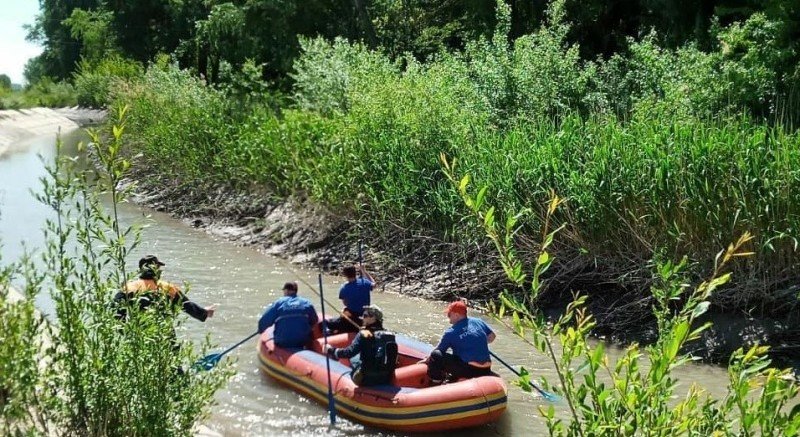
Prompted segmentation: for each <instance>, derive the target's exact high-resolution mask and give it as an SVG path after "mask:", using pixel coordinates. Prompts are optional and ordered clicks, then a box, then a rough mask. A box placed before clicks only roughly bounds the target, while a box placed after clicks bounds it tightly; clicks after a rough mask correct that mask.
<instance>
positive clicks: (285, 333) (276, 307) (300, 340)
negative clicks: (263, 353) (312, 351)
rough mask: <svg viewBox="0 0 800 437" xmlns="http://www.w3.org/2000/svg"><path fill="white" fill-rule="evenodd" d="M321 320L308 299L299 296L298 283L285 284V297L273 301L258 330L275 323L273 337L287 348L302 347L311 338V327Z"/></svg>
mask: <svg viewBox="0 0 800 437" xmlns="http://www.w3.org/2000/svg"><path fill="white" fill-rule="evenodd" d="M317 322H319V318H318V317H317V310H315V309H314V305H313V304H312V303H311V301H309V300H308V299H306V298H304V297H299V296H297V283H296V282H287V283H285V284H283V297H281V298H280V299H278V300H276V301H275V302H273V303H272V305H270V306H269V307H267V310H266V311H264V314H263V315H262V316H261V319H260V320H259V321H258V332H264V330H265V329H267V328H269V327H270V326H272V325H275V331H274V333H273V336H272V338H273V339H274V340H275V344H276V345H278V346H280V347H285V348H302V347H304V346H305V345H306V344H307V343H308V342H309V341H310V340H311V328H312V327H313V326H314V325H316V324H317Z"/></svg>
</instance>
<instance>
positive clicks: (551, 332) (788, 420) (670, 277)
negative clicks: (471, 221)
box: [441, 154, 800, 436]
mask: <svg viewBox="0 0 800 437" xmlns="http://www.w3.org/2000/svg"><path fill="white" fill-rule="evenodd" d="M441 159H442V163H443V166H444V171H445V173H446V175H447V178H448V179H449V180H450V182H451V183H452V185H453V186H454V188H455V190H456V191H457V192H458V194H459V195H460V197H461V199H462V200H463V202H464V204H465V205H466V206H467V208H468V209H469V210H470V212H471V213H472V214H473V215H474V217H475V218H476V219H477V221H478V224H479V226H481V228H482V229H483V230H484V232H485V233H486V236H487V237H488V239H489V240H490V241H491V242H492V243H494V246H495V248H496V249H497V252H498V255H499V258H500V260H501V263H502V265H503V268H504V271H505V274H506V275H507V277H508V279H509V280H510V281H511V282H512V283H513V284H515V285H516V286H518V287H520V288H527V287H529V288H528V289H527V292H526V293H525V294H524V295H523V296H521V297H518V296H516V295H514V294H511V293H508V292H507V291H504V292H503V293H501V294H500V296H499V299H497V300H496V301H495V302H493V304H496V305H493V309H494V315H495V316H496V317H497V318H498V320H499V321H500V322H503V323H506V322H505V321H506V320H509V319H510V320H511V323H509V324H507V326H508V327H509V328H511V329H513V330H514V332H515V333H516V334H517V335H518V336H520V337H521V338H522V339H524V340H526V341H528V340H527V339H528V338H530V339H531V341H528V342H529V343H530V344H531V345H532V346H534V347H535V348H536V349H538V350H539V352H541V353H543V354H545V355H546V356H547V357H548V358H549V359H550V361H552V364H553V366H554V368H555V369H556V373H557V375H558V382H557V383H553V384H552V385H551V384H550V383H548V381H546V380H545V381H543V383H544V387H545V389H547V390H554V391H555V393H557V394H558V395H560V396H563V399H564V400H565V402H564V403H565V404H566V405H567V407H568V413H567V414H560V412H557V410H556V406H555V405H553V404H551V405H547V406H545V405H542V406H540V407H539V411H540V413H541V414H542V416H543V417H544V419H545V421H546V422H547V427H548V429H549V431H550V435H564V436H594V435H608V436H628V435H658V436H668V435H674V434H676V433H678V434H687V435H703V434H710V435H725V436H727V435H737V436H744V435H781V436H796V435H798V433H800V405H797V404H795V403H794V401H795V399H796V398H797V394H798V388H797V385H796V381H795V380H794V378H793V377H792V372H791V370H790V369H783V370H779V369H776V368H773V367H771V361H770V360H769V358H767V356H766V353H767V351H768V350H769V347H768V346H759V345H754V346H751V347H750V348H749V349H743V348H742V349H738V350H736V351H735V352H734V353H733V354H731V356H730V361H729V367H728V375H729V385H728V387H727V394H726V395H725V396H724V397H723V398H722V399H715V398H713V397H711V396H710V395H709V394H708V392H707V391H705V390H704V389H703V388H701V387H698V386H696V385H692V386H691V387H690V388H689V390H688V391H687V393H686V395H685V396H677V393H676V392H677V391H678V380H677V378H676V376H675V373H676V371H677V370H678V369H680V368H681V367H682V366H686V365H687V364H688V363H690V362H692V361H693V360H695V359H696V357H694V356H693V355H692V354H690V353H684V352H682V351H683V350H685V346H686V345H687V343H689V342H691V341H694V340H697V339H698V338H700V336H701V335H702V333H703V332H704V331H706V330H708V329H709V328H710V327H711V323H710V322H706V323H701V322H700V320H701V319H700V318H701V317H702V316H703V314H705V313H706V311H708V308H709V306H710V301H709V299H710V298H711V297H712V296H713V294H714V293H715V292H716V291H717V290H718V289H719V288H720V287H722V286H724V285H725V284H726V283H727V282H728V281H730V279H731V274H730V273H729V272H726V270H727V269H728V268H729V267H730V264H731V263H734V262H735V260H736V259H741V258H742V257H747V256H750V255H752V254H753V253H752V252H748V251H747V246H748V245H749V243H750V240H751V238H752V237H751V236H750V235H749V234H748V233H745V234H743V235H742V236H741V237H740V238H739V239H738V240H737V241H736V243H733V244H730V245H728V247H727V249H724V250H721V251H720V252H719V253H718V254H717V256H716V257H715V259H714V268H713V271H712V272H711V273H710V275H709V277H708V278H707V279H706V280H704V281H702V282H700V283H699V284H698V285H696V286H695V287H690V286H688V285H687V284H686V279H687V278H686V277H685V276H684V274H685V268H686V264H687V260H686V258H685V257H684V258H683V259H682V260H681V261H680V262H677V263H673V262H671V261H659V262H658V263H657V265H656V268H655V272H654V276H655V281H654V285H653V288H652V290H651V294H652V311H653V314H654V316H655V319H656V321H657V326H658V330H657V332H658V338H657V339H656V340H655V341H654V342H653V344H650V345H648V346H645V347H641V346H640V345H638V344H633V345H630V346H628V347H627V348H626V350H625V353H624V354H622V356H621V357H620V358H618V359H617V360H616V362H612V361H611V360H610V359H609V357H608V355H607V354H606V351H605V346H604V344H603V343H602V342H599V343H594V342H590V341H589V335H590V333H591V332H592V330H593V329H594V327H595V326H596V322H595V319H594V317H593V316H592V314H591V313H590V312H589V311H588V309H587V297H586V295H582V296H581V295H576V296H575V300H574V301H573V302H572V303H571V304H570V305H569V306H568V307H567V309H566V311H565V312H564V314H563V315H562V316H561V317H560V318H559V319H558V320H557V321H556V322H555V323H554V324H553V325H552V326H550V325H549V324H548V323H547V321H546V318H545V317H544V315H543V314H542V312H541V311H539V310H537V309H535V308H531V307H530V306H529V305H528V304H527V302H532V301H536V300H537V297H538V294H539V293H540V292H541V291H542V283H543V280H544V274H545V272H547V270H548V269H549V268H550V266H551V265H552V264H553V258H552V256H551V254H550V248H551V247H552V245H553V242H554V240H555V239H556V238H558V234H559V232H560V231H561V230H563V226H562V227H557V228H555V229H553V228H552V227H551V225H552V223H551V219H552V218H553V215H554V214H555V213H556V211H557V209H558V208H560V207H562V206H563V203H564V201H565V199H563V198H560V197H558V195H556V194H555V193H552V192H551V193H550V200H549V201H548V202H547V207H546V211H545V216H544V221H543V223H542V230H541V236H542V239H541V241H540V242H539V243H538V244H537V252H538V256H537V257H536V262H535V264H534V266H533V267H532V268H531V269H530V270H527V269H526V268H525V267H524V265H525V263H524V262H523V261H522V260H520V258H519V257H518V256H517V247H516V244H515V242H514V240H515V238H514V234H515V233H516V232H517V231H518V227H517V226H518V221H519V219H520V218H521V217H523V216H524V215H525V214H526V211H524V210H522V211H516V212H515V211H510V212H509V213H508V214H507V215H506V214H505V213H503V212H499V211H498V210H497V209H495V206H492V205H491V204H490V201H488V200H487V198H486V197H485V193H486V191H485V187H484V188H481V189H480V190H477V191H474V190H473V189H472V187H471V178H470V176H469V174H467V175H464V176H463V177H459V176H458V175H457V169H456V161H453V160H448V158H447V157H446V156H445V155H444V154H443V155H442V158H441ZM508 315H510V317H508V318H504V316H508ZM557 351H558V352H557ZM517 384H518V385H519V386H520V387H521V388H522V389H523V390H525V391H527V392H532V391H533V389H534V388H535V389H536V390H537V391H538V392H539V393H542V394H544V395H546V397H547V398H549V399H550V400H551V401H552V400H553V399H556V400H558V399H559V398H558V397H557V396H556V395H553V394H552V393H549V392H547V391H545V389H542V388H541V387H539V386H538V385H537V383H536V382H535V381H534V380H533V378H532V375H530V373H528V372H527V371H526V370H525V369H524V368H523V369H522V371H521V372H520V376H519V380H518V381H517Z"/></svg>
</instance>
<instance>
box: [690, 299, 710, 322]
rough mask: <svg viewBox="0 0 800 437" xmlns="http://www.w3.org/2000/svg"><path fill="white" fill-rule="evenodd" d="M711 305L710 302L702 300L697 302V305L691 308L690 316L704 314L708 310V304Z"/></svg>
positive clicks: (695, 316)
mask: <svg viewBox="0 0 800 437" xmlns="http://www.w3.org/2000/svg"><path fill="white" fill-rule="evenodd" d="M709 305H711V302H709V301H707V300H704V301H702V302H700V303H699V304H697V306H696V307H695V308H694V310H692V318H693V319H695V318H697V317H700V316H701V315H703V314H705V313H706V311H708V306H709Z"/></svg>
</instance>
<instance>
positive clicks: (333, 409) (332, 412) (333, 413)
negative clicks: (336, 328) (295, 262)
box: [319, 273, 336, 425]
mask: <svg viewBox="0 0 800 437" xmlns="http://www.w3.org/2000/svg"><path fill="white" fill-rule="evenodd" d="M323 296H324V294H323V291H322V273H320V274H319V297H320V300H321V301H322V303H321V305H322V320H323V322H322V336H323V338H324V339H325V347H324V348H323V353H324V354H325V367H326V368H327V371H328V411H329V413H330V416H331V425H334V424H336V401H335V400H334V398H333V383H331V359H330V357H328V350H327V349H328V333H327V331H328V329H327V328H326V327H325V297H323Z"/></svg>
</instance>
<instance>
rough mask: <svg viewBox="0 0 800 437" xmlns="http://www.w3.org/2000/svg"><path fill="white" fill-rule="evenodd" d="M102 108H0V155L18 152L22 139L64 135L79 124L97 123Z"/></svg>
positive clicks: (22, 143)
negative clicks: (0, 109)
mask: <svg viewBox="0 0 800 437" xmlns="http://www.w3.org/2000/svg"><path fill="white" fill-rule="evenodd" d="M105 116H106V111H105V110H98V109H88V108H80V107H77V106H76V107H71V108H31V109H20V110H4V111H0V158H2V157H3V155H5V154H9V153H14V152H17V151H20V148H22V147H24V146H25V140H27V139H29V138H33V137H38V136H43V135H56V134H57V133H59V132H61V133H62V134H65V133H67V132H70V131H72V130H75V129H78V128H80V127H83V126H89V125H93V124H98V123H101V122H102V121H103V120H104V119H105Z"/></svg>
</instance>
